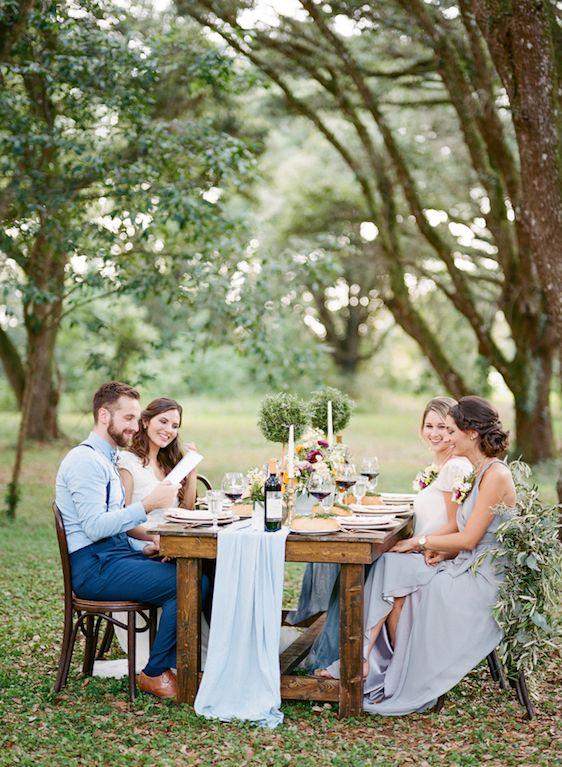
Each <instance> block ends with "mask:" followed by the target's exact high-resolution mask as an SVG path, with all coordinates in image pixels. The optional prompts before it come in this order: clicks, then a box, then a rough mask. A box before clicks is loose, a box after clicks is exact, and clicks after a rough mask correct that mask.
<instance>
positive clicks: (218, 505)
mask: <svg viewBox="0 0 562 767" xmlns="http://www.w3.org/2000/svg"><path fill="white" fill-rule="evenodd" d="M207 506H208V509H209V512H210V513H211V515H212V517H213V532H215V533H216V532H217V530H218V529H219V522H218V519H219V515H220V513H221V512H222V490H207Z"/></svg>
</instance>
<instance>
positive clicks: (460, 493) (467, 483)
mask: <svg viewBox="0 0 562 767" xmlns="http://www.w3.org/2000/svg"><path fill="white" fill-rule="evenodd" d="M475 480H476V471H471V472H470V474H467V476H466V477H463V478H462V479H459V480H458V481H457V482H455V484H454V485H453V487H452V488H451V500H452V501H454V503H458V504H459V506H460V505H461V504H462V503H464V502H465V500H466V499H467V497H468V495H469V493H470V491H471V490H472V487H473V485H474V482H475Z"/></svg>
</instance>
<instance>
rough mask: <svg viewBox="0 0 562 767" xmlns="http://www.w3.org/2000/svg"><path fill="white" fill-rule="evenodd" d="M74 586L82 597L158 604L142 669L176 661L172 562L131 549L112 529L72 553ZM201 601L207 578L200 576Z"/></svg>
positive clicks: (151, 671)
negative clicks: (158, 613) (153, 636)
mask: <svg viewBox="0 0 562 767" xmlns="http://www.w3.org/2000/svg"><path fill="white" fill-rule="evenodd" d="M70 564H71V568H72V587H73V589H74V592H75V594H76V595H77V596H79V597H82V599H102V600H108V601H113V600H119V599H131V600H133V601H138V602H145V603H146V604H150V605H155V606H157V607H161V608H162V615H161V617H160V623H159V625H158V631H157V633H156V639H155V640H154V644H153V646H152V650H151V651H150V657H149V659H148V663H147V665H146V666H145V668H144V673H145V674H147V675H148V676H159V675H160V674H162V673H163V672H164V671H166V670H167V669H169V668H172V667H174V668H175V666H176V565H175V563H174V562H160V561H159V560H158V559H148V558H147V557H145V556H144V554H143V553H142V552H138V551H133V550H132V549H131V548H130V546H129V544H128V542H127V538H126V536H125V535H124V534H123V535H114V536H112V537H111V538H104V539H103V540H101V541H97V542H96V543H92V544H91V545H90V546H86V547H84V548H83V549H79V550H78V551H75V552H73V553H72V554H71V555H70ZM201 588H202V602H203V603H205V602H206V599H207V595H208V581H207V578H206V577H205V576H203V578H202V586H201Z"/></svg>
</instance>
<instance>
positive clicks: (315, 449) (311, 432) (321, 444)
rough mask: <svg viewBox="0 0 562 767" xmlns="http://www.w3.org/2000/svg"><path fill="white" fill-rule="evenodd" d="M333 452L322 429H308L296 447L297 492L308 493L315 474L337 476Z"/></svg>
mask: <svg viewBox="0 0 562 767" xmlns="http://www.w3.org/2000/svg"><path fill="white" fill-rule="evenodd" d="M333 459H334V456H333V451H332V450H331V449H330V446H329V445H328V442H327V441H326V440H325V439H324V434H323V432H322V431H320V429H313V428H308V429H307V430H306V431H305V433H304V434H303V436H302V439H301V440H300V442H298V443H297V444H296V445H295V481H296V489H297V492H306V491H307V489H308V480H309V479H310V477H311V475H312V474H313V472H318V473H320V474H322V473H323V474H330V475H332V476H333V475H334V474H335V468H334V460H333Z"/></svg>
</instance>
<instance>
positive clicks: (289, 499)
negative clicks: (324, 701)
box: [285, 477, 295, 527]
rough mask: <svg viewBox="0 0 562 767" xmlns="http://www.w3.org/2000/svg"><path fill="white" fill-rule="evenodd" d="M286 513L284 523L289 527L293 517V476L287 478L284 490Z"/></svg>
mask: <svg viewBox="0 0 562 767" xmlns="http://www.w3.org/2000/svg"><path fill="white" fill-rule="evenodd" d="M285 503H286V515H285V524H286V525H287V526H288V527H290V526H291V524H292V523H293V519H294V517H295V480H294V477H289V478H287V483H286V490H285Z"/></svg>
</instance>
